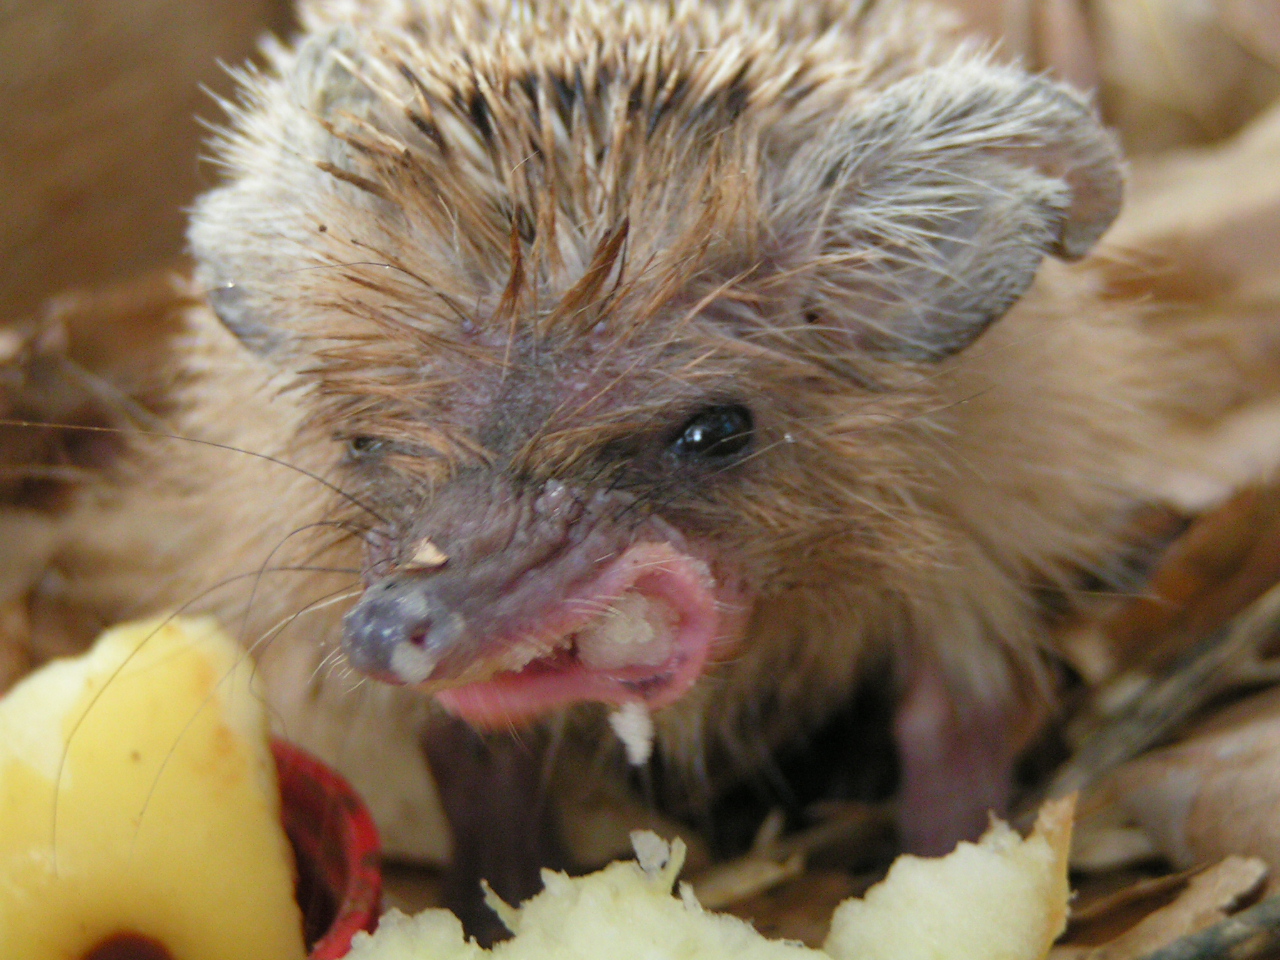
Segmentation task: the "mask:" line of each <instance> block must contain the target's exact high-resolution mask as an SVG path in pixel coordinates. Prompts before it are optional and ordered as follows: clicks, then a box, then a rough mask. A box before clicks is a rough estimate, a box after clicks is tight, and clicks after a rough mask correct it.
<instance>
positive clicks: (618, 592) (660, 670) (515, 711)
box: [436, 543, 735, 728]
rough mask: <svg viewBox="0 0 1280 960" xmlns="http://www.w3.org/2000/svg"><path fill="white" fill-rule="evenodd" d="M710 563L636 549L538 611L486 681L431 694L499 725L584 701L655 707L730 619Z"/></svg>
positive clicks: (695, 667) (464, 714)
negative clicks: (535, 622)
mask: <svg viewBox="0 0 1280 960" xmlns="http://www.w3.org/2000/svg"><path fill="white" fill-rule="evenodd" d="M727 594H728V591H726V590H725V589H724V588H722V587H719V586H718V585H717V583H716V581H715V579H714V578H713V577H712V575H711V572H710V569H709V567H708V566H707V564H706V563H705V562H704V561H702V560H699V559H696V558H694V557H692V556H689V555H688V554H685V553H681V552H679V551H677V550H675V549H674V548H673V547H672V546H670V545H668V544H665V543H641V544H636V545H633V546H632V547H630V548H628V549H627V550H626V551H624V552H623V554H622V555H621V556H620V557H617V558H615V559H614V560H612V561H611V562H610V563H609V565H608V566H607V568H606V569H605V571H604V572H603V573H602V574H601V575H600V576H598V577H596V578H595V579H594V580H592V581H591V582H590V583H588V584H587V585H586V586H584V587H582V588H580V589H578V590H575V591H573V593H572V595H570V596H568V597H566V598H565V599H563V600H561V601H559V602H557V603H555V604H554V607H553V609H551V610H549V611H548V610H544V611H543V615H542V616H541V617H540V618H539V619H540V623H541V626H540V627H539V629H537V630H536V631H527V632H525V633H523V634H522V635H521V636H520V637H518V638H516V639H514V640H513V641H510V642H503V643H501V647H502V648H503V649H504V653H503V654H502V655H501V656H499V657H496V658H493V659H491V660H490V661H489V665H490V670H491V671H492V672H490V673H489V675H488V676H486V677H484V678H482V679H479V680H477V681H475V682H469V683H463V684H461V685H456V686H452V687H451V688H450V689H445V690H440V691H438V692H436V699H437V700H438V701H439V702H440V704H441V705H442V706H443V707H444V708H445V709H446V710H448V711H449V712H450V713H453V714H455V715H457V716H458V717H460V718H462V719H463V720H465V721H467V722H468V723H470V724H472V725H473V726H477V727H489V728H492V727H497V726H503V725H507V724H510V723H513V722H518V721H522V720H527V719H530V718H533V717H535V716H538V715H540V714H543V713H547V712H549V711H552V710H555V709H557V708H560V707H564V706H567V705H569V704H572V703H579V702H584V701H589V702H598V703H606V704H623V703H640V704H643V705H644V706H646V707H647V708H649V709H657V708H660V707H664V706H667V705H668V704H670V703H672V702H674V701H675V700H677V699H679V698H680V697H681V696H683V695H684V693H686V692H687V691H688V689H689V688H690V687H691V686H692V685H693V683H694V681H695V680H697V678H698V677H699V676H700V675H701V673H702V672H703V670H704V668H705V667H706V665H707V662H708V660H709V659H710V658H711V656H712V653H713V648H714V647H716V646H717V645H719V644H721V643H723V642H724V641H725V640H726V639H727V638H726V637H725V633H726V627H727V626H728V625H729V622H730V621H732V620H734V619H735V618H734V617H733V616H731V615H730V616H726V611H732V610H733V609H734V607H735V604H734V603H733V602H732V601H733V599H734V598H732V597H729V596H728V595H727Z"/></svg>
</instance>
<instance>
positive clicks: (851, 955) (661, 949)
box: [348, 801, 1072, 960]
mask: <svg viewBox="0 0 1280 960" xmlns="http://www.w3.org/2000/svg"><path fill="white" fill-rule="evenodd" d="M1071 814H1072V801H1063V802H1058V803H1050V804H1046V805H1045V807H1044V809H1043V810H1042V811H1041V814H1040V819H1039V821H1038V822H1037V823H1036V829H1035V832H1034V833H1032V835H1031V836H1030V837H1028V838H1027V839H1025V840H1024V839H1022V838H1021V837H1020V836H1018V834H1017V833H1015V832H1014V831H1013V830H1012V829H1010V828H1009V827H1008V826H1006V825H1005V824H1003V823H997V824H994V825H993V826H992V828H991V829H990V830H989V831H988V832H987V834H986V836H984V837H983V838H982V840H981V841H980V842H978V843H976V844H973V843H962V844H960V846H959V847H958V848H957V849H956V851H955V852H954V853H952V854H950V855H949V856H946V857H940V858H937V859H928V860H925V859H920V858H918V857H900V858H899V859H898V860H897V861H896V862H895V864H894V866H893V868H892V869H891V870H890V871H889V876H888V877H887V878H886V879H885V880H884V881H883V882H882V883H880V884H879V885H877V886H875V887H873V888H872V889H871V890H870V891H869V892H868V894H867V896H866V899H865V900H846V901H845V902H844V903H843V904H841V905H840V906H839V907H838V908H837V910H836V915H835V919H834V922H833V924H832V930H831V935H830V937H829V939H828V940H827V943H826V946H825V948H824V950H811V949H809V948H807V947H804V946H801V945H800V944H797V943H792V942H788V941H783V940H770V939H768V938H766V937H763V936H761V935H760V934H759V933H757V932H756V931H755V930H754V929H753V928H752V927H751V926H750V925H749V924H747V923H745V922H743V921H742V920H739V919H738V918H737V917H731V916H727V915H724V914H716V913H711V912H710V911H707V910H704V909H703V908H702V907H700V906H699V905H698V902H697V900H695V899H694V896H693V893H692V891H691V890H690V888H689V887H688V886H686V885H682V886H681V888H680V896H679V897H675V896H672V893H671V888H672V884H673V883H674V882H675V878H676V874H677V873H678V872H679V870H680V866H681V862H682V860H683V857H684V846H683V844H681V842H680V841H679V840H677V841H675V842H674V843H673V844H672V845H671V846H670V847H668V846H667V845H666V844H665V843H664V842H663V841H662V840H660V839H659V838H658V837H657V836H656V835H654V834H652V833H647V832H637V833H634V834H632V840H633V842H634V844H635V847H636V855H637V860H638V861H639V862H638V863H630V862H626V863H613V864H610V865H609V866H607V867H605V868H604V869H603V870H601V871H599V872H597V873H593V874H591V875H590V876H586V877H578V878H573V877H568V876H566V875H565V874H563V873H553V872H551V871H544V873H543V881H544V883H545V884H546V887H545V889H544V890H543V891H542V893H540V894H538V895H537V896H535V897H533V898H532V899H531V900H529V901H528V902H527V903H525V904H524V905H523V906H522V907H519V908H517V907H512V906H508V905H507V904H505V903H502V902H501V901H500V900H498V899H497V898H496V897H494V896H492V894H490V896H489V902H490V905H491V906H492V907H493V908H494V909H495V910H496V911H497V913H498V916H499V917H500V918H501V919H502V922H503V923H504V924H506V926H507V927H508V929H510V930H511V932H512V933H514V934H515V936H514V938H513V939H511V940H508V941H506V942H505V943H500V944H498V945H497V946H496V947H494V948H493V950H492V952H490V951H487V950H483V949H481V948H480V947H478V946H477V945H476V944H475V943H474V942H471V941H468V940H467V939H466V938H465V937H464V936H463V932H462V924H461V923H459V922H458V919H457V918H456V917H455V916H454V915H453V914H451V913H449V912H448V911H446V910H426V911H424V912H422V913H420V914H418V915H417V916H415V917H408V916H405V915H404V914H400V913H397V912H395V911H392V912H391V913H390V914H388V915H387V916H385V917H383V919H382V923H381V925H380V926H379V927H378V931H377V933H375V934H373V935H372V936H370V935H368V934H358V935H357V936H356V939H355V941H354V942H353V944H352V949H351V953H350V954H349V956H348V960H485V958H487V957H490V956H492V957H493V958H494V960H631V958H635V960H642V958H643V960H731V958H732V960H738V958H745V960H830V958H832V957H834V958H836V960H882V958H883V960H1043V958H1044V956H1045V954H1046V953H1047V952H1048V950H1049V945H1050V944H1051V943H1052V942H1053V940H1054V939H1055V938H1056V937H1057V936H1058V934H1059V933H1061V932H1062V929H1063V927H1064V925H1065V923H1066V914H1067V897H1068V893H1069V891H1068V888H1067V850H1068V847H1069V846H1070V840H1071Z"/></svg>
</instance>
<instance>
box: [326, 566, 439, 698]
mask: <svg viewBox="0 0 1280 960" xmlns="http://www.w3.org/2000/svg"><path fill="white" fill-rule="evenodd" d="M435 593H436V591H435V590H434V589H433V586H432V584H431V578H430V577H426V576H423V575H422V574H412V573H411V574H397V575H394V576H390V577H387V578H385V579H383V580H379V581H377V582H376V583H374V584H371V585H370V586H369V587H368V588H367V589H366V590H365V592H364V596H363V597H361V598H360V602H359V603H357V604H356V605H355V606H354V607H353V608H352V609H351V611H350V612H349V613H348V614H347V616H346V618H345V619H344V621H343V636H342V646H343V650H344V652H345V653H346V655H347V659H348V660H349V661H350V662H351V665H352V666H354V667H355V668H356V669H357V670H360V671H361V672H363V673H367V674H370V675H371V676H374V677H377V678H378V679H380V680H386V681H389V682H391V683H422V682H424V681H425V680H427V679H428V678H430V676H431V674H432V672H434V670H435V668H436V666H437V665H438V664H439V663H440V661H441V660H442V659H443V658H444V657H445V655H446V654H448V653H449V652H450V651H452V650H454V649H456V647H457V645H458V640H459V639H460V638H461V636H462V634H463V626H464V624H463V620H462V616H461V615H460V614H459V613H457V611H455V610H450V609H449V608H448V607H447V606H446V605H445V604H444V603H442V602H441V600H440V598H439V597H438V596H436V595H435Z"/></svg>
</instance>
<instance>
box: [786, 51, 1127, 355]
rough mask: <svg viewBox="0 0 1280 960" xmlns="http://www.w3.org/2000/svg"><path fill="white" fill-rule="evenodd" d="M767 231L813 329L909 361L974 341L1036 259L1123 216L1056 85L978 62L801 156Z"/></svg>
mask: <svg viewBox="0 0 1280 960" xmlns="http://www.w3.org/2000/svg"><path fill="white" fill-rule="evenodd" d="M779 186H780V190H779V193H778V196H779V205H780V207H781V209H780V210H779V214H780V220H779V226H780V227H781V230H780V232H779V233H777V234H775V235H780V236H782V237H785V238H787V241H788V246H790V248H791V250H792V252H794V251H795V246H793V245H792V244H793V243H794V242H795V241H797V240H798V241H799V245H800V247H801V248H802V250H803V253H802V254H801V255H802V256H804V257H806V258H809V262H810V263H811V264H812V266H811V269H810V272H811V273H816V274H817V275H816V276H815V277H814V279H815V281H816V282H815V284H814V287H813V290H814V293H815V296H816V299H815V301H814V305H815V307H816V308H817V310H818V312H819V313H820V314H821V315H822V322H824V323H827V324H833V325H844V326H848V325H854V326H856V327H857V330H856V332H857V333H858V334H859V341H860V342H862V343H865V344H867V345H869V346H875V347H877V348H879V349H884V350H887V351H889V352H890V353H894V354H897V355H902V356H908V357H912V358H915V359H937V358H941V357H944V356H947V355H948V354H950V353H953V352H955V351H956V350H959V349H961V348H963V347H964V346H966V345H967V344H969V343H970V342H972V341H973V340H974V339H975V338H976V337H977V336H978V335H979V334H980V333H981V332H982V331H983V330H984V329H985V328H986V327H987V325H988V324H990V323H991V322H992V321H993V320H996V319H998V318H999V317H1000V316H1001V315H1003V314H1004V313H1005V311H1007V310H1008V309H1009V308H1010V307H1011V306H1012V305H1013V304H1014V302H1016V301H1017V299H1018V298H1019V297H1021V296H1022V294H1023V293H1024V292H1025V291H1026V289H1027V287H1028V286H1029V285H1030V284H1031V281H1032V279H1033V278H1034V277H1035V273H1036V270H1037V269H1038V268H1039V265H1040V262H1041V260H1042V259H1043V258H1044V257H1045V255H1046V254H1052V255H1054V256H1057V257H1061V258H1064V259H1069V260H1071V259H1076V258H1078V257H1082V256H1084V254H1085V253H1087V252H1088V250H1089V248H1090V247H1091V246H1093V244H1094V242H1095V241H1097V239H1098V238H1099V237H1100V236H1101V235H1102V233H1103V232H1104V231H1105V230H1106V229H1107V227H1108V226H1110V224H1111V221H1112V220H1113V219H1114V218H1115V216H1116V213H1117V212H1118V210H1119V207H1120V197H1121V189H1122V177H1121V171H1120V155H1119V149H1118V147H1117V146H1116V143H1115V141H1114V140H1113V139H1112V137H1111V136H1110V135H1109V134H1108V133H1107V132H1106V131H1105V130H1104V129H1103V128H1102V126H1101V124H1100V123H1099V121H1098V120H1097V118H1096V117H1095V115H1094V113H1093V111H1092V110H1091V109H1090V107H1089V106H1088V104H1087V103H1085V102H1084V101H1083V100H1082V99H1081V97H1080V96H1079V95H1078V94H1076V93H1074V92H1072V91H1071V90H1070V89H1069V88H1067V87H1065V86H1062V85H1060V84H1057V83H1054V82H1052V81H1050V80H1047V79H1044V78H1042V77H1033V76H1029V75H1027V74H1025V73H1021V72H1019V71H1016V70H1012V69H1007V68H1002V67H994V66H991V65H988V64H985V63H981V62H976V63H975V62H969V63H960V64H955V65H951V66H945V67H938V68H934V69H930V70H926V71H924V72H922V73H920V74H917V75H916V76H914V77H911V78H909V79H906V80H902V81H900V82H898V83H896V84H894V85H893V86H891V87H889V88H888V89H887V90H885V91H884V92H883V93H881V94H880V95H878V96H876V97H875V98H874V99H872V100H870V101H869V102H868V103H867V104H866V105H865V106H864V107H863V108H862V109H861V110H859V111H858V112H857V113H855V114H853V115H852V116H851V117H849V118H847V119H846V120H845V121H844V122H843V123H840V124H836V125H834V126H833V128H832V130H831V131H830V133H829V134H827V135H826V136H824V137H821V138H819V139H818V140H817V141H816V142H812V143H810V144H809V145H807V146H806V147H805V148H803V149H802V150H800V151H798V152H797V153H796V155H795V156H794V157H793V158H792V161H791V162H790V163H789V164H788V166H787V170H786V173H785V175H784V177H783V180H782V182H781V183H780V184H779Z"/></svg>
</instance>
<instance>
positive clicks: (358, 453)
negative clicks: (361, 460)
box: [347, 436, 382, 457]
mask: <svg viewBox="0 0 1280 960" xmlns="http://www.w3.org/2000/svg"><path fill="white" fill-rule="evenodd" d="M347 449H348V450H350V451H351V455H352V456H353V457H367V456H369V455H370V454H373V453H377V452H378V451H379V450H381V449H382V441H381V440H379V439H378V438H377V437H369V436H359V437H352V438H351V439H350V440H349V441H348V442H347Z"/></svg>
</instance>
